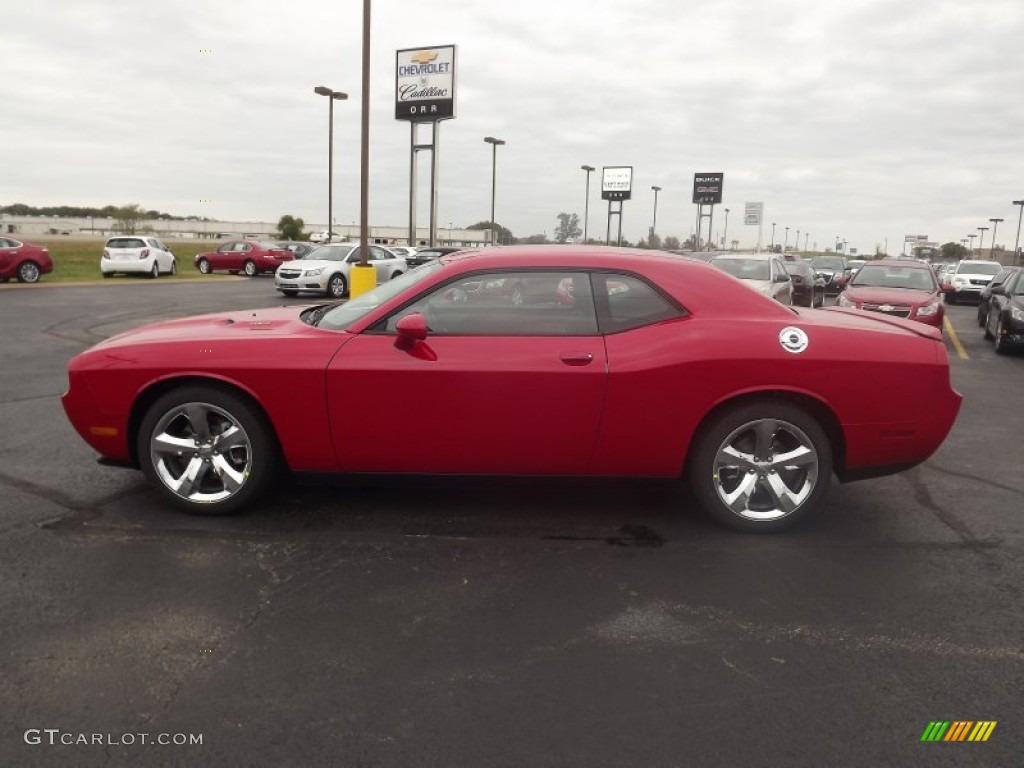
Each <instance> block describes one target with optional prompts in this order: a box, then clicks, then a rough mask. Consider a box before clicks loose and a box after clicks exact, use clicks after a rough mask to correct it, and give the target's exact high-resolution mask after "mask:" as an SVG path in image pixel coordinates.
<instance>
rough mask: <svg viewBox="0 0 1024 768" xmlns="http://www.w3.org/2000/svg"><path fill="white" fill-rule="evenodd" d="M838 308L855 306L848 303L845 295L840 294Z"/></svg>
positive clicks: (855, 305) (850, 302) (853, 303)
mask: <svg viewBox="0 0 1024 768" xmlns="http://www.w3.org/2000/svg"><path fill="white" fill-rule="evenodd" d="M839 306H840V307H854V308H856V307H857V304H856V303H855V302H852V301H850V300H849V299H848V298H846V294H845V293H840V294H839Z"/></svg>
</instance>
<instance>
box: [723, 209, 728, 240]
mask: <svg viewBox="0 0 1024 768" xmlns="http://www.w3.org/2000/svg"><path fill="white" fill-rule="evenodd" d="M722 247H723V248H725V249H726V250H729V209H728V208H726V209H725V231H724V232H723V233H722Z"/></svg>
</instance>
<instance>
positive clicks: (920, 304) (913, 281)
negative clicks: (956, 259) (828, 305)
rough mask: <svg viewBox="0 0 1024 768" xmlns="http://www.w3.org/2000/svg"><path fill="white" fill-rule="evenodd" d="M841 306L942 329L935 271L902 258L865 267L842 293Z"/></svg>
mask: <svg viewBox="0 0 1024 768" xmlns="http://www.w3.org/2000/svg"><path fill="white" fill-rule="evenodd" d="M839 306H841V307H856V308H857V309H864V310H867V311H869V312H882V313H884V314H886V315H890V316H895V317H907V318H910V319H911V320H917V321H918V322H921V323H927V324H928V325H933V326H935V327H936V328H942V318H943V317H945V309H944V307H943V301H942V288H941V286H940V285H939V283H938V281H937V280H936V279H935V273H934V272H932V268H931V267H930V266H928V265H927V264H925V263H924V262H921V261H900V260H898V259H893V260H885V261H875V262H870V263H868V264H865V265H864V266H863V267H861V268H860V269H859V270H857V274H856V275H854V277H853V279H852V280H851V281H850V283H849V285H848V286H847V288H846V290H845V291H844V292H843V293H841V294H839Z"/></svg>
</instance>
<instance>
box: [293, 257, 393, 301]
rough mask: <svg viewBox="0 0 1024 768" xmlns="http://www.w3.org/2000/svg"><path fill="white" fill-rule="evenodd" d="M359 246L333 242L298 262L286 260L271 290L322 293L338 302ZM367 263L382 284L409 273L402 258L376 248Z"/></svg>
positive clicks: (342, 294)
mask: <svg viewBox="0 0 1024 768" xmlns="http://www.w3.org/2000/svg"><path fill="white" fill-rule="evenodd" d="M359 258H360V257H359V244H358V243H333V244H331V245H321V246H320V247H319V248H314V249H313V250H312V251H310V252H309V253H307V254H306V255H305V256H303V257H302V258H300V259H295V260H294V261H288V262H285V263H284V264H282V265H281V266H280V267H278V268H277V271H276V272H275V273H274V287H275V288H277V290H279V291H280V292H281V293H283V294H284V295H285V296H297V295H298V294H299V293H300V292H301V293H324V294H327V295H328V296H330V297H331V298H334V299H340V298H341V297H342V296H344V295H345V294H346V293H348V286H349V283H350V282H351V280H350V277H349V272H350V271H351V269H352V265H353V264H355V263H356V262H358V261H359ZM369 261H370V264H372V265H373V266H374V267H376V268H377V283H378V284H380V283H384V282H387V281H388V280H392V279H394V278H396V277H398V276H399V275H400V274H402V273H403V272H407V271H408V270H409V266H408V264H406V262H405V259H403V258H400V257H398V256H395V255H394V254H393V253H391V252H390V251H388V250H386V249H384V248H381V247H380V246H379V245H371V246H370V259H369Z"/></svg>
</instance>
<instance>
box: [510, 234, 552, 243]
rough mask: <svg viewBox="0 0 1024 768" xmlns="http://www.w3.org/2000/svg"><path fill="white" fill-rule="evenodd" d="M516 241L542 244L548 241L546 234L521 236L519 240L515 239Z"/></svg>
mask: <svg viewBox="0 0 1024 768" xmlns="http://www.w3.org/2000/svg"><path fill="white" fill-rule="evenodd" d="M516 242H519V243H524V244H526V245H543V244H544V243H546V242H548V236H547V235H530V236H529V237H524V238H521V239H520V240H517V241H516Z"/></svg>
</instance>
